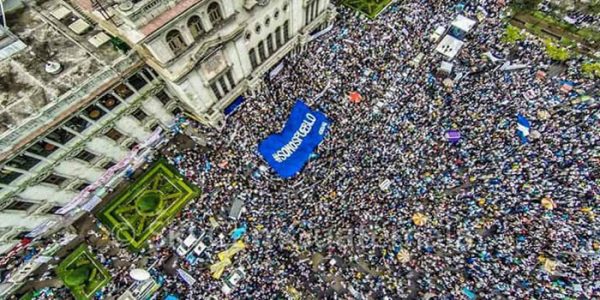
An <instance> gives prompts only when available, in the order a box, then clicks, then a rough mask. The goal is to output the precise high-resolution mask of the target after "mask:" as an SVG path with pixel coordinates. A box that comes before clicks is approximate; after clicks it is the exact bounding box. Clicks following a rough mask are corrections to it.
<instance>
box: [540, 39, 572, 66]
mask: <svg viewBox="0 0 600 300" xmlns="http://www.w3.org/2000/svg"><path fill="white" fill-rule="evenodd" d="M544 43H545V44H546V54H547V55H548V56H549V57H550V58H551V59H553V60H556V61H566V60H568V59H569V58H571V53H570V52H569V49H567V48H563V47H559V46H557V45H556V44H554V43H552V41H550V40H549V39H548V40H546V41H544Z"/></svg>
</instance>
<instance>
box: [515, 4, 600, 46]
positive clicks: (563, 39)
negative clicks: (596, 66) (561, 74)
mask: <svg viewBox="0 0 600 300" xmlns="http://www.w3.org/2000/svg"><path fill="white" fill-rule="evenodd" d="M511 23H512V24H513V25H516V26H519V27H522V28H525V29H527V30H528V31H530V32H531V33H533V34H535V35H537V36H538V37H541V38H546V37H549V38H552V39H555V40H558V41H559V43H560V44H561V45H563V46H569V45H574V44H575V42H579V43H581V47H580V48H579V50H580V51H581V52H583V53H593V52H595V50H594V49H595V48H597V46H595V45H598V44H600V32H597V31H594V30H592V29H589V28H577V27H576V26H573V25H570V24H568V23H566V22H565V21H563V20H558V19H556V18H554V17H553V16H550V15H546V14H544V13H542V12H539V11H534V12H519V13H517V14H516V15H515V16H514V17H513V18H512V20H511Z"/></svg>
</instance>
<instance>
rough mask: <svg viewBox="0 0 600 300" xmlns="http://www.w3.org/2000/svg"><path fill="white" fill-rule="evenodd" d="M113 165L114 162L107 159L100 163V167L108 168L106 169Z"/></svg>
mask: <svg viewBox="0 0 600 300" xmlns="http://www.w3.org/2000/svg"><path fill="white" fill-rule="evenodd" d="M114 165H115V163H114V162H113V161H110V160H109V161H107V162H105V163H103V164H102V168H103V169H106V170H108V169H110V168H112V167H113V166H114Z"/></svg>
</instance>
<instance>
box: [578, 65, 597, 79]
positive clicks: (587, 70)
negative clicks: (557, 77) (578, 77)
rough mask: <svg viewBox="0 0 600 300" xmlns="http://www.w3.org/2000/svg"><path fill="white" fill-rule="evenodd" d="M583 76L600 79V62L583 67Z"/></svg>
mask: <svg viewBox="0 0 600 300" xmlns="http://www.w3.org/2000/svg"><path fill="white" fill-rule="evenodd" d="M581 72H583V74H586V75H589V76H592V77H599V78H600V62H589V63H584V64H583V65H581Z"/></svg>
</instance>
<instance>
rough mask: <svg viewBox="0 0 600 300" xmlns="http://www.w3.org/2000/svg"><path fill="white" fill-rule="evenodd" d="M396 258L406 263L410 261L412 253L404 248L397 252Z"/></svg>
mask: <svg viewBox="0 0 600 300" xmlns="http://www.w3.org/2000/svg"><path fill="white" fill-rule="evenodd" d="M396 258H397V259H398V261H399V262H401V263H403V264H405V263H407V262H409V261H410V254H409V253H408V251H407V250H406V249H402V250H400V252H398V254H396Z"/></svg>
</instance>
